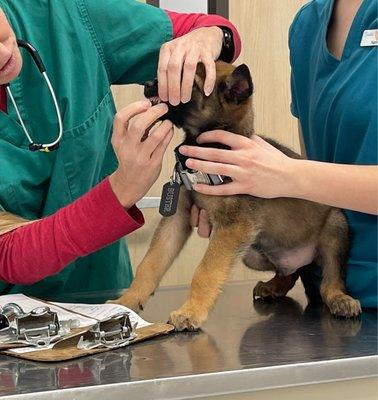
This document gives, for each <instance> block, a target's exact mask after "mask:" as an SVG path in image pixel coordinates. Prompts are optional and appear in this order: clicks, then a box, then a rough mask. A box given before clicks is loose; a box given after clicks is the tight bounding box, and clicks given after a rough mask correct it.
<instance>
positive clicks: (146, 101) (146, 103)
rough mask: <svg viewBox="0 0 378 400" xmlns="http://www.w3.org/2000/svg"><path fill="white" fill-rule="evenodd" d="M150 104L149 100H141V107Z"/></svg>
mask: <svg viewBox="0 0 378 400" xmlns="http://www.w3.org/2000/svg"><path fill="white" fill-rule="evenodd" d="M150 105H151V102H150V100H145V101H142V107H149V106H150Z"/></svg>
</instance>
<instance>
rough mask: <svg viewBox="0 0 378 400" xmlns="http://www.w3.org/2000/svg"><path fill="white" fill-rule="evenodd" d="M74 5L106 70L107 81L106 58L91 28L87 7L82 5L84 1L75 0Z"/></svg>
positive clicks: (107, 68)
mask: <svg viewBox="0 0 378 400" xmlns="http://www.w3.org/2000/svg"><path fill="white" fill-rule="evenodd" d="M76 4H77V7H78V9H79V14H80V16H81V20H82V21H83V24H84V26H85V27H86V28H87V29H88V31H89V34H90V35H91V37H92V40H93V43H94V45H95V46H96V49H97V51H98V54H99V56H100V58H101V61H102V63H103V64H104V67H105V69H106V74H107V76H108V79H109V77H110V68H109V65H108V62H107V60H106V57H105V54H104V50H103V48H102V46H101V42H100V40H99V39H98V37H97V35H96V31H95V29H94V27H93V24H92V22H91V18H90V16H89V13H88V10H87V7H86V6H85V4H84V0H76Z"/></svg>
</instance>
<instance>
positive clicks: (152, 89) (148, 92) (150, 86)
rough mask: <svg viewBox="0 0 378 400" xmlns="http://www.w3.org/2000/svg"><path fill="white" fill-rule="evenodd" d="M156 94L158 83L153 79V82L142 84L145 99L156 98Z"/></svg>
mask: <svg viewBox="0 0 378 400" xmlns="http://www.w3.org/2000/svg"><path fill="white" fill-rule="evenodd" d="M157 93H158V81H157V79H154V80H153V81H148V82H146V83H145V84H144V95H145V96H146V97H152V96H157Z"/></svg>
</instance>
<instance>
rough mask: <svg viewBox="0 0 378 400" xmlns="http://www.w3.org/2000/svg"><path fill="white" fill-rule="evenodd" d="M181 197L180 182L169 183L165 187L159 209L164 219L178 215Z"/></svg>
mask: <svg viewBox="0 0 378 400" xmlns="http://www.w3.org/2000/svg"><path fill="white" fill-rule="evenodd" d="M179 195H180V184H179V183H178V182H174V181H171V182H167V183H166V184H165V185H164V186H163V192H162V194H161V200H160V207H159V213H160V214H161V215H162V216H163V217H170V216H172V215H174V214H176V211H177V205H178V199H179Z"/></svg>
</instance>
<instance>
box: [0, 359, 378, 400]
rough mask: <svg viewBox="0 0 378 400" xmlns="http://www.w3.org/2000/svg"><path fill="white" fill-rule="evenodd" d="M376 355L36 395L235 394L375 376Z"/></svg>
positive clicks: (170, 398)
mask: <svg viewBox="0 0 378 400" xmlns="http://www.w3.org/2000/svg"><path fill="white" fill-rule="evenodd" d="M377 369H378V355H372V356H363V357H353V358H343V359H334V360H325V361H315V362H304V363H294V364H284V365H275V366H268V367H260V368H251V369H240V370H234V371H222V372H216V373H204V374H196V375H184V376H177V377H167V378H156V379H147V380H142V381H134V382H122V383H114V384H106V385H97V386H83V387H77V388H69V389H56V390H53V391H46V392H38V399H40V400H45V399H53V400H65V399H72V398H75V400H84V399H92V398H94V396H96V397H97V398H104V399H105V398H106V399H107V400H113V399H123V398H124V396H125V394H127V396H128V397H127V398H128V400H142V399H143V400H145V399H155V400H163V399H164V400H178V399H185V398H195V397H202V396H212V395H224V394H236V393H243V392H253V391H258V390H269V389H278V388H283V387H290V386H302V385H309V384H317V383H327V382H336V381H343V380H353V379H361V378H372V377H376V376H377ZM36 395H37V393H28V394H19V395H10V396H4V397H2V399H4V400H6V399H11V400H16V399H20V400H27V399H32V398H34V399H35V398H36V397H35V396H36Z"/></svg>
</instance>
